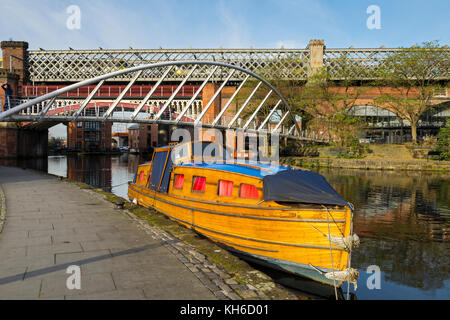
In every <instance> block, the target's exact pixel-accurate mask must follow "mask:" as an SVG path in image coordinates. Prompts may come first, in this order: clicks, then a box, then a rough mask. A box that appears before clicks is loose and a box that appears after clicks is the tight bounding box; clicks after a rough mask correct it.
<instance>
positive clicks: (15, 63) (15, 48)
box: [1, 41, 28, 92]
mask: <svg viewBox="0 0 450 320" xmlns="http://www.w3.org/2000/svg"><path fill="white" fill-rule="evenodd" d="M1 47H2V58H3V68H4V69H7V70H8V71H9V69H10V56H11V55H12V56H15V57H17V58H20V59H21V60H19V59H16V58H14V57H13V58H12V60H11V61H12V72H13V73H15V74H17V75H18V76H19V84H25V83H27V82H28V74H27V73H28V71H27V66H26V61H27V60H28V42H24V41H2V42H1ZM15 92H17V91H15Z"/></svg>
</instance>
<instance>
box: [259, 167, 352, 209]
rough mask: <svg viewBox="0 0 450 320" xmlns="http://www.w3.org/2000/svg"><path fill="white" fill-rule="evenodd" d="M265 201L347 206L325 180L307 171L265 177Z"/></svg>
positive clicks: (293, 171) (291, 171) (292, 171)
mask: <svg viewBox="0 0 450 320" xmlns="http://www.w3.org/2000/svg"><path fill="white" fill-rule="evenodd" d="M263 190H264V201H280V202H297V203H310V204H324V205H338V206H346V205H348V202H347V201H346V200H345V199H344V198H342V197H341V196H340V195H339V194H338V193H337V192H336V190H334V189H333V187H332V186H330V185H329V184H328V182H327V181H326V180H325V178H324V177H323V176H322V175H320V174H318V173H315V172H311V171H306V170H284V171H280V172H278V173H276V174H272V175H267V176H265V177H263Z"/></svg>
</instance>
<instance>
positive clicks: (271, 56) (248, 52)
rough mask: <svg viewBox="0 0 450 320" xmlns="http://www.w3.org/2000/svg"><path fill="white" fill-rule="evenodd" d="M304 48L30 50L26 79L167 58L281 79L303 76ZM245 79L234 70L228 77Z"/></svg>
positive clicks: (92, 73)
mask: <svg viewBox="0 0 450 320" xmlns="http://www.w3.org/2000/svg"><path fill="white" fill-rule="evenodd" d="M309 56H310V51H309V50H308V49H273V50H272V49H257V50H256V49H255V50H254V49H195V50H194V49H189V50H185V49H171V50H165V49H150V50H137V49H128V50H104V49H98V50H34V51H29V60H28V66H29V74H30V80H31V81H36V82H49V81H60V82H65V81H69V82H75V81H82V80H85V79H89V78H93V77H97V76H100V75H103V74H105V73H109V72H114V71H117V70H122V69H126V68H131V67H138V66H142V65H147V64H151V63H158V62H168V61H187V60H198V61H217V62H224V63H227V64H232V65H235V66H239V67H241V68H245V69H247V70H249V71H252V72H256V73H258V74H259V75H261V76H262V77H265V78H268V77H269V78H270V77H272V76H273V75H274V73H276V75H277V77H279V78H282V79H306V77H307V74H308V68H309ZM175 71H176V72H173V73H172V74H171V75H170V76H169V77H167V78H166V81H177V80H179V79H180V78H183V77H184V76H185V75H186V74H187V72H188V70H187V69H186V68H185V67H184V66H180V67H178V68H177V69H176V70H175ZM161 75H162V74H161V70H146V71H145V72H143V74H142V75H141V76H140V78H139V80H145V81H157V80H158V79H159V78H160V77H161ZM206 77H207V73H206V72H205V68H199V69H198V70H196V71H195V72H194V73H193V74H192V76H191V80H192V81H203V80H204V79H205V78H206ZM225 77H226V74H216V75H215V76H214V78H212V79H211V80H213V81H220V80H222V79H223V78H225ZM244 78H245V75H244V74H243V73H241V72H236V73H235V75H234V76H233V77H232V78H231V79H230V80H231V81H233V80H234V81H240V80H242V79H244ZM130 79H131V75H130V74H121V75H119V76H116V77H115V78H114V79H110V80H115V81H125V80H130Z"/></svg>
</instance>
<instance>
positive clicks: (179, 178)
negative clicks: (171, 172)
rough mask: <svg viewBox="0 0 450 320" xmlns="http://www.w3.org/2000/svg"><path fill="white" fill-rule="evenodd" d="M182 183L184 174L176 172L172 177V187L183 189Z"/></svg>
mask: <svg viewBox="0 0 450 320" xmlns="http://www.w3.org/2000/svg"><path fill="white" fill-rule="evenodd" d="M183 184H184V174H176V175H175V177H174V179H173V188H174V189H183Z"/></svg>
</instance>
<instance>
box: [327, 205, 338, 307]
mask: <svg viewBox="0 0 450 320" xmlns="http://www.w3.org/2000/svg"><path fill="white" fill-rule="evenodd" d="M325 209H326V210H327V224H328V236H329V237H330V238H331V232H330V220H329V218H328V208H327V207H325ZM330 238H329V239H328V243H329V244H330V257H331V270H333V285H334V296H335V297H336V300H338V294H337V287H336V279H335V278H334V264H333V249H332V248H331V239H330Z"/></svg>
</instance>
